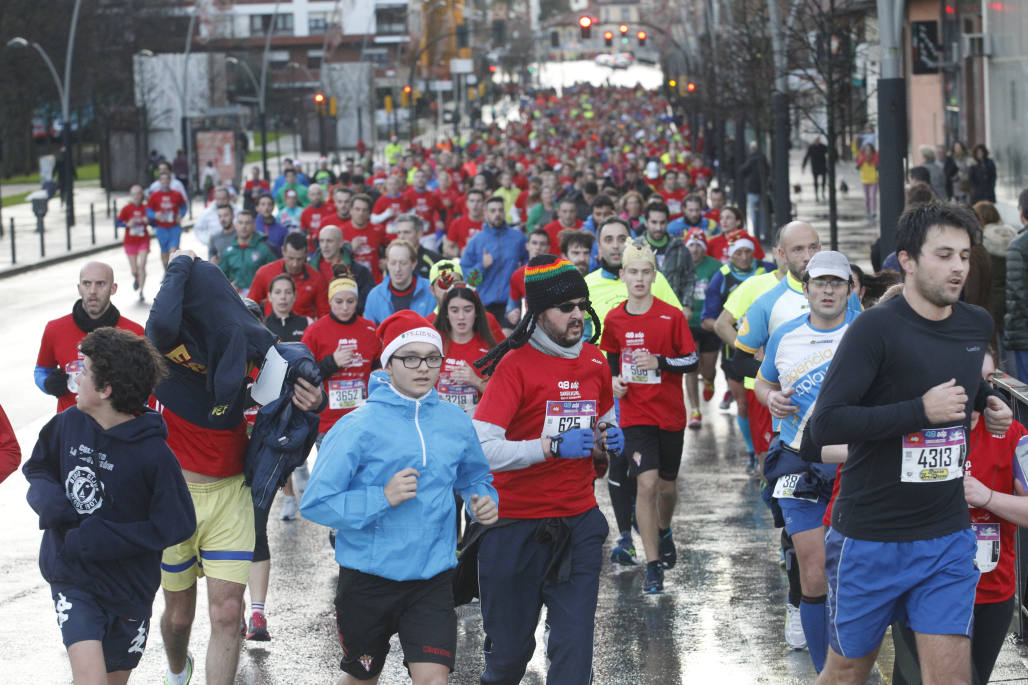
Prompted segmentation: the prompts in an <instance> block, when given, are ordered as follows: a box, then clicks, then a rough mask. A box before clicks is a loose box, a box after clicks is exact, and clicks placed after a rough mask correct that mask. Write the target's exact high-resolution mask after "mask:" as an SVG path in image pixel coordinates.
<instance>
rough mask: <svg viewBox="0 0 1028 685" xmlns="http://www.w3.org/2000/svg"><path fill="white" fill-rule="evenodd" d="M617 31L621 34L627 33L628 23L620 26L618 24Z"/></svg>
mask: <svg viewBox="0 0 1028 685" xmlns="http://www.w3.org/2000/svg"><path fill="white" fill-rule="evenodd" d="M618 31H620V32H621V35H622V36H623V35H625V34H626V33H628V24H622V25H621V26H618Z"/></svg>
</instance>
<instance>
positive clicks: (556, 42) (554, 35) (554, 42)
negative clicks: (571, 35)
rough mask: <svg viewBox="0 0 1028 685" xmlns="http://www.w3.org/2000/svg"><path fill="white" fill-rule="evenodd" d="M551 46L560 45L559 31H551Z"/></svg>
mask: <svg viewBox="0 0 1028 685" xmlns="http://www.w3.org/2000/svg"><path fill="white" fill-rule="evenodd" d="M550 47H551V48H559V47H560V34H559V33H557V32H556V31H550Z"/></svg>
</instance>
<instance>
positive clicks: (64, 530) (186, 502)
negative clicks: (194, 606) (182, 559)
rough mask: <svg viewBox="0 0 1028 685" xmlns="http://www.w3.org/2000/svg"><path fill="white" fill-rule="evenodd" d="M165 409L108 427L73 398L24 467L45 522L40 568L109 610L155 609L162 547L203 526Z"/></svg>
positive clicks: (143, 611) (141, 611)
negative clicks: (168, 441)
mask: <svg viewBox="0 0 1028 685" xmlns="http://www.w3.org/2000/svg"><path fill="white" fill-rule="evenodd" d="M167 437H168V429H167V427H166V426H165V424H164V419H163V418H161V415H160V414H158V413H156V412H154V411H152V410H149V409H147V410H146V411H144V412H143V413H142V414H140V415H139V416H137V417H136V418H134V419H132V420H131V421H126V422H125V423H123V424H120V425H118V426H114V427H113V428H111V429H110V430H104V429H103V428H102V427H101V426H100V424H98V423H97V422H96V421H95V420H93V418H92V417H90V416H89V415H87V414H85V413H83V412H82V411H80V410H79V409H78V408H77V407H69V408H68V409H66V410H65V411H63V412H61V413H60V414H58V415H57V416H55V417H54V418H52V419H51V420H50V422H49V423H47V424H46V425H45V426H44V427H43V429H42V430H41V431H40V432H39V440H38V441H37V442H36V446H35V448H34V449H33V450H32V457H31V458H30V459H29V460H28V461H27V462H26V463H25V466H24V467H23V468H22V471H23V472H24V474H25V477H26V478H28V481H29V492H28V500H29V505H30V506H31V507H32V508H33V509H34V510H35V512H36V513H37V514H39V527H40V528H41V529H42V530H44V531H45V532H44V533H43V542H42V544H41V545H40V549H39V569H40V571H42V573H43V578H44V579H45V580H46V581H47V582H49V583H51V584H54V585H72V586H74V587H77V588H81V589H83V590H86V591H87V592H89V593H90V594H92V595H93V596H94V597H95V598H96V599H97V601H98V602H99V603H100V604H101V605H102V606H103V607H105V608H107V609H108V610H110V611H114V612H116V613H119V614H122V615H125V616H134V617H140V616H149V615H150V612H151V609H152V606H153V600H154V596H155V595H156V594H157V588H158V587H159V586H160V581H161V553H162V552H163V550H164V549H165V548H166V547H170V546H172V545H175V544H178V543H179V542H182V541H184V540H187V539H189V537H190V536H192V534H193V532H194V531H195V530H196V514H195V512H194V510H193V500H192V497H191V496H190V494H189V490H188V488H187V487H186V482H185V480H184V479H183V478H182V470H181V468H180V467H179V464H178V461H177V460H176V459H175V455H174V454H172V452H171V450H170V449H169V448H168V445H167V444H166V443H165V439H166V438H167Z"/></svg>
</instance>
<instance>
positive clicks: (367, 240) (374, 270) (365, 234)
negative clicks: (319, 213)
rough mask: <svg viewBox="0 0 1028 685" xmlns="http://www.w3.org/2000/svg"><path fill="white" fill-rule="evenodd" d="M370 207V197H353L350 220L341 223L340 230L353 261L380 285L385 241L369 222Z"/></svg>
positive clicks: (379, 230) (379, 231) (378, 229)
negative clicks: (369, 271) (361, 266)
mask: <svg viewBox="0 0 1028 685" xmlns="http://www.w3.org/2000/svg"><path fill="white" fill-rule="evenodd" d="M379 199H381V198H379ZM371 206H372V205H371V198H370V197H368V196H367V195H365V194H364V193H359V194H358V195H355V196H354V198H353V200H352V201H351V202H350V220H349V221H345V222H343V225H342V226H340V228H341V229H342V230H343V240H344V241H346V242H348V243H350V248H351V249H352V250H353V260H354V261H355V262H357V263H359V264H363V265H364V266H366V267H368V268H369V269H370V270H371V276H372V277H373V278H374V279H375V283H381V282H382V272H383V271H384V269H385V259H383V257H384V254H385V253H384V248H385V245H386V240H385V236H384V234H383V233H382V230H381V229H380V228H379V227H377V226H375V225H374V224H373V223H371V221H370V218H371ZM394 235H395V234H394Z"/></svg>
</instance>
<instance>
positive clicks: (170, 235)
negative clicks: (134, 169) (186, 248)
mask: <svg viewBox="0 0 1028 685" xmlns="http://www.w3.org/2000/svg"><path fill="white" fill-rule="evenodd" d="M157 180H158V182H159V183H160V188H159V189H158V190H155V191H154V192H152V193H150V198H149V199H148V200H147V201H146V215H147V217H148V218H149V219H150V222H151V223H152V224H153V226H154V227H155V228H156V229H157V244H158V246H160V248H161V264H163V265H164V269H165V271H167V269H168V255H170V254H171V253H172V252H173V251H175V250H177V249H178V244H179V239H180V238H181V237H182V225H181V224H180V223H179V222H180V221H181V218H182V217H183V216H184V215H185V213H186V206H187V205H186V198H184V197H182V194H181V193H180V192H178V191H177V190H172V189H171V172H170V171H168V170H164V171H162V172H161V174H160V176H159V177H158V179H157Z"/></svg>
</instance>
